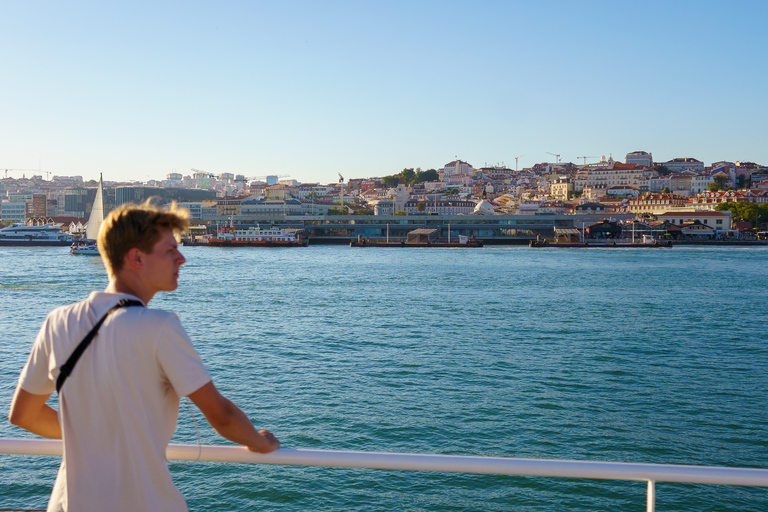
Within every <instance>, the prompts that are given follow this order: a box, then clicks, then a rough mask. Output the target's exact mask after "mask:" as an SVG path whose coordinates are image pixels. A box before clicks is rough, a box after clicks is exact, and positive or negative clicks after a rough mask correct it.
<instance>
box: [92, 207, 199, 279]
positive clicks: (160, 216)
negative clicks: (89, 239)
mask: <svg viewBox="0 0 768 512" xmlns="http://www.w3.org/2000/svg"><path fill="white" fill-rule="evenodd" d="M188 229H189V210H187V209H186V208H180V207H178V206H177V205H176V201H173V202H172V203H171V206H170V207H159V206H155V205H154V204H152V198H150V199H147V200H146V201H145V202H143V203H141V204H134V203H126V204H122V205H120V206H118V207H117V208H115V209H114V210H112V211H111V212H109V215H107V217H106V218H105V219H104V223H103V224H102V225H101V229H100V230H99V236H98V239H97V241H96V243H97V245H98V247H99V253H101V259H102V260H103V261H104V266H105V267H107V273H108V274H109V275H110V277H112V276H115V275H116V274H117V273H118V272H120V270H121V269H122V268H123V258H124V257H125V255H126V254H128V251H130V250H131V249H133V248H134V247H135V248H137V249H139V250H140V251H141V252H144V253H151V252H152V248H153V247H154V246H155V244H156V243H157V241H158V240H160V236H161V234H162V232H163V231H172V232H173V234H174V236H176V237H177V238H178V237H180V236H181V235H182V234H184V233H186V232H187V230H188Z"/></svg>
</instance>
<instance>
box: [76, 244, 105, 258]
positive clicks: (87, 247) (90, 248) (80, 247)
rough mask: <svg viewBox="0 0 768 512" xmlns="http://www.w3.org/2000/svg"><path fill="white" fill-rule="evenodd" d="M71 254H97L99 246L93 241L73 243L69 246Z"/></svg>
mask: <svg viewBox="0 0 768 512" xmlns="http://www.w3.org/2000/svg"><path fill="white" fill-rule="evenodd" d="M69 252H71V253H72V254H82V255H83V256H99V255H100V253H99V248H98V246H97V245H96V244H94V243H83V242H79V243H74V244H72V246H71V247H70V251H69Z"/></svg>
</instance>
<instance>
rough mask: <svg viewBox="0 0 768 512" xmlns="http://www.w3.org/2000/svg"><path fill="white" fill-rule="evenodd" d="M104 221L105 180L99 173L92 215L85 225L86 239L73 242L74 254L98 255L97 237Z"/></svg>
mask: <svg viewBox="0 0 768 512" xmlns="http://www.w3.org/2000/svg"><path fill="white" fill-rule="evenodd" d="M103 222H104V181H103V180H102V176H101V174H99V187H98V188H97V189H96V197H95V198H94V200H93V208H91V215H90V217H88V224H87V225H86V226H85V240H83V241H80V242H78V243H74V244H72V250H71V252H72V254H85V255H90V256H98V255H99V248H98V247H97V246H96V238H98V236H99V230H100V229H101V225H102V223H103Z"/></svg>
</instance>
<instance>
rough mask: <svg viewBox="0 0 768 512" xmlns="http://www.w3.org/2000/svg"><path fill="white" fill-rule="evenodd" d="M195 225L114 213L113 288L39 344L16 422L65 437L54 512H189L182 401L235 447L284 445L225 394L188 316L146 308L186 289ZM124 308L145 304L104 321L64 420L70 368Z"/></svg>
mask: <svg viewBox="0 0 768 512" xmlns="http://www.w3.org/2000/svg"><path fill="white" fill-rule="evenodd" d="M187 216H188V212H187V211H186V210H182V209H177V208H176V207H175V205H174V206H173V207H171V208H170V209H166V210H162V209H159V208H157V207H154V206H151V205H150V204H149V203H148V202H147V203H145V204H143V205H141V206H136V205H128V206H123V207H119V208H118V209H116V210H114V211H112V212H111V213H110V214H109V215H108V216H107V218H106V219H105V220H104V224H103V225H102V228H101V231H100V232H99V237H98V247H99V252H100V253H101V256H102V259H103V260H104V265H105V266H106V268H107V273H108V275H109V285H108V286H107V288H106V290H105V291H104V292H93V293H91V295H90V296H89V297H88V298H87V299H86V300H84V301H82V302H78V303H75V304H72V305H69V306H64V307H60V308H57V309H55V310H53V311H52V312H51V313H50V314H49V315H48V316H47V318H46V319H45V322H44V323H43V326H42V328H41V329H40V332H39V333H38V335H37V338H36V340H35V343H34V345H33V347H32V351H31V353H30V356H29V359H28V361H27V364H26V365H25V367H24V369H23V370H22V372H21V376H20V377H19V384H18V387H17V388H16V393H15V394H14V397H13V402H12V403H11V410H10V415H9V416H10V421H11V423H13V424H14V425H18V426H20V427H22V428H24V429H26V430H29V431H30V432H32V433H35V434H38V435H41V436H44V437H50V438H57V439H58V438H61V439H63V442H64V454H63V457H62V462H61V467H60V469H59V473H58V476H57V478H56V483H55V484H54V488H53V493H52V495H51V499H50V502H49V504H48V510H49V512H50V511H66V510H72V511H77V512H83V511H85V512H87V511H97V510H98V511H104V510H125V511H129V510H130V511H136V510H144V511H150V510H157V511H163V512H166V511H172V512H173V511H185V510H187V507H186V503H185V501H184V498H183V497H182V495H181V493H180V492H179V490H178V489H177V488H176V486H175V485H174V484H173V482H172V480H171V475H170V472H169V470H168V465H167V463H166V460H165V450H166V447H167V445H168V443H169V442H170V440H171V436H172V435H173V432H174V430H175V428H176V419H177V417H178V408H179V397H181V396H189V398H190V399H191V400H192V401H193V402H194V403H195V404H196V405H197V406H198V407H199V408H200V410H201V411H202V412H203V414H204V415H205V418H206V419H207V420H208V422H209V423H210V424H211V426H212V427H213V428H214V429H215V430H216V431H217V432H218V433H219V434H220V435H221V436H223V437H225V438H226V439H229V440H230V441H233V442H235V443H239V444H242V445H245V446H246V447H248V449H249V450H251V451H255V452H260V453H269V452H271V451H273V450H276V449H277V448H279V447H280V442H279V441H278V440H277V439H276V438H275V436H274V435H273V434H272V433H271V432H269V431H267V430H260V431H257V430H256V429H255V428H254V426H253V425H252V424H251V422H250V420H249V419H248V417H247V416H246V415H245V414H244V413H243V412H242V411H241V410H240V409H239V408H238V407H237V406H235V405H234V404H233V403H232V402H230V401H229V400H227V399H226V398H224V397H223V396H222V395H221V394H220V393H219V392H218V390H217V389H216V387H215V386H214V385H213V382H212V381H211V377H210V375H209V374H208V371H207V370H206V369H205V367H204V366H203V363H202V361H201V360H200V357H199V356H198V355H197V353H196V352H195V351H194V349H193V348H192V346H191V343H190V340H189V337H188V336H187V334H186V332H185V331H184V328H183V327H182V326H181V324H180V322H179V319H178V317H177V316H176V315H174V314H173V313H170V312H166V311H162V310H157V309H149V308H147V307H142V306H146V305H147V304H148V303H149V301H150V300H151V299H152V297H153V296H154V295H155V294H156V293H157V292H161V291H172V290H175V289H176V287H177V281H178V278H179V267H181V265H183V264H184V262H185V261H186V260H185V259H184V256H182V255H181V253H180V252H179V249H178V244H177V238H176V237H177V236H178V235H180V234H181V233H183V232H185V231H186V230H187V228H188V225H189V223H188V221H187ZM121 299H131V300H134V301H138V302H137V303H136V305H135V306H133V307H122V308H120V309H117V310H115V311H113V312H112V313H111V314H109V315H107V316H106V319H105V320H104V323H103V324H102V325H101V327H100V329H99V330H98V334H97V335H96V337H95V338H94V339H93V341H92V343H91V344H90V345H88V347H87V348H86V349H85V351H84V352H83V353H82V356H81V357H80V359H79V361H78V362H77V363H76V365H75V366H74V369H73V370H72V372H71V374H70V375H69V378H68V379H66V381H65V382H64V383H63V385H62V387H61V389H60V390H59V411H58V413H57V411H56V410H54V409H53V408H51V407H49V406H48V405H46V401H47V400H48V398H49V397H50V396H51V394H52V393H53V391H54V390H55V389H56V387H55V385H54V383H55V382H56V381H57V378H58V377H59V374H60V369H61V367H62V365H63V364H64V363H66V362H67V360H68V359H69V358H70V355H71V354H72V353H73V352H74V350H75V348H76V347H77V346H78V344H80V342H81V341H82V340H83V338H84V337H85V336H86V335H87V334H88V333H89V331H91V329H92V328H93V327H94V326H95V325H96V323H97V322H98V321H99V320H100V319H101V318H102V317H104V316H105V314H106V313H107V311H109V310H110V309H111V308H112V307H113V306H115V305H116V304H117V303H118V302H119V301H120V300H121Z"/></svg>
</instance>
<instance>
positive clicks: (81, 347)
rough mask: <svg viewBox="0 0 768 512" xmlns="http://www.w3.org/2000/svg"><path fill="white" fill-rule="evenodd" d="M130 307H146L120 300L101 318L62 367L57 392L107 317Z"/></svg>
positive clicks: (59, 391)
mask: <svg viewBox="0 0 768 512" xmlns="http://www.w3.org/2000/svg"><path fill="white" fill-rule="evenodd" d="M130 306H142V307H143V306H144V304H142V303H141V302H139V301H138V300H131V299H120V301H119V302H118V303H117V304H115V306H114V307H113V308H112V309H110V310H109V311H107V313H106V314H105V315H104V316H103V317H101V320H99V321H98V322H96V325H94V326H93V329H91V332H89V333H88V334H86V335H85V338H83V341H81V342H80V344H79V345H78V346H77V348H75V351H74V352H72V355H71V356H69V359H67V362H66V363H64V364H63V365H62V367H61V370H60V371H59V377H58V378H57V379H56V392H58V393H61V386H63V385H64V381H65V380H67V377H69V375H70V374H71V373H72V370H74V369H75V365H76V364H77V360H78V359H80V356H81V355H83V352H85V349H86V348H88V345H90V344H91V341H93V338H95V337H96V335H97V334H98V333H99V328H100V327H101V324H103V323H104V320H106V319H107V317H108V316H109V315H110V314H111V313H112V312H113V311H116V310H118V309H120V308H125V307H130Z"/></svg>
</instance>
